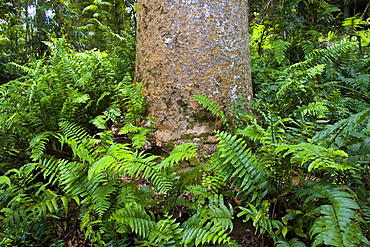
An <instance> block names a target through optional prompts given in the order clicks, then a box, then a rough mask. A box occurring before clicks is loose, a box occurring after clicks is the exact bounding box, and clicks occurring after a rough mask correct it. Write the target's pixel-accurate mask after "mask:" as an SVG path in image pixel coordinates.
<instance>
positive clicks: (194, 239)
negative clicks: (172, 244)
mask: <svg viewBox="0 0 370 247" xmlns="http://www.w3.org/2000/svg"><path fill="white" fill-rule="evenodd" d="M232 214H233V211H232V208H231V207H230V208H227V207H226V206H225V205H224V203H223V198H222V197H221V196H220V197H217V196H216V197H213V198H210V202H209V205H208V206H207V208H204V209H200V210H198V211H197V213H196V214H194V215H193V216H192V217H191V218H189V219H188V220H187V221H186V222H184V224H183V225H182V227H183V228H184V235H183V239H182V244H183V246H194V245H195V246H198V245H203V244H205V243H213V244H234V245H235V246H237V244H236V243H235V242H234V241H233V240H231V238H230V237H229V236H228V235H227V230H228V229H230V230H232V222H231V218H232Z"/></svg>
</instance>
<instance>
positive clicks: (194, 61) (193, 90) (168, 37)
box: [135, 0, 252, 143]
mask: <svg viewBox="0 0 370 247" xmlns="http://www.w3.org/2000/svg"><path fill="white" fill-rule="evenodd" d="M137 22H138V24H137V53H136V69H135V70H136V81H137V82H140V83H142V84H143V85H144V88H145V90H144V93H145V95H146V98H147V101H148V105H149V106H148V110H149V115H151V116H154V117H155V122H156V127H157V129H158V130H157V131H156V133H155V135H156V139H157V141H159V142H164V143H167V142H169V141H171V140H176V139H180V138H181V137H182V136H183V135H187V136H188V135H192V136H200V135H202V134H204V133H211V132H212V131H213V130H214V129H215V128H217V127H218V126H217V125H218V123H217V121H216V119H215V118H214V117H213V116H212V115H211V114H210V113H209V112H207V111H206V110H204V109H203V108H202V107H201V106H200V105H199V104H198V102H197V101H196V100H194V99H193V97H192V96H193V95H197V94H203V95H205V96H207V97H209V98H210V99H211V100H213V101H216V103H217V104H218V105H220V106H221V107H222V109H224V110H227V106H228V104H229V103H230V102H233V101H235V100H236V99H237V96H238V95H242V96H244V97H245V98H246V99H247V100H250V99H251V97H252V85H251V76H250V62H249V40H248V1H244V0H217V1H216V0H138V11H137Z"/></svg>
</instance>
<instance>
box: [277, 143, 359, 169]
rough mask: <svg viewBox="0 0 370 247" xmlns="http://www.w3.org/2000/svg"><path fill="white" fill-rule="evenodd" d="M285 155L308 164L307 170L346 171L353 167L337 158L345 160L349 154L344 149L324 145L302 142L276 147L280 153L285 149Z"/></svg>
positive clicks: (302, 163) (301, 163)
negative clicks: (334, 148)
mask: <svg viewBox="0 0 370 247" xmlns="http://www.w3.org/2000/svg"><path fill="white" fill-rule="evenodd" d="M285 150H286V152H284V154H283V156H284V157H285V156H288V155H292V158H291V160H292V162H294V161H297V162H299V163H300V165H302V166H303V165H305V166H306V165H307V163H309V164H308V165H307V170H308V171H309V172H311V171H312V170H315V169H317V170H325V171H328V170H334V171H345V170H349V169H351V168H352V167H351V166H349V165H347V164H346V163H340V162H338V161H337V160H341V159H342V161H343V159H345V158H347V157H348V155H347V153H345V152H344V151H342V150H333V149H332V148H329V149H327V148H325V147H322V146H318V145H314V144H310V143H300V144H297V145H280V146H279V147H277V148H276V149H275V152H276V153H277V154H278V153H279V152H281V151H285Z"/></svg>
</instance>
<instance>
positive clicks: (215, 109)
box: [193, 94, 227, 124]
mask: <svg viewBox="0 0 370 247" xmlns="http://www.w3.org/2000/svg"><path fill="white" fill-rule="evenodd" d="M193 97H194V98H195V99H196V100H197V101H198V102H199V103H200V104H201V105H202V106H203V107H204V108H206V109H207V110H209V111H210V112H212V114H213V115H215V116H216V117H219V118H221V121H222V123H223V124H226V123H227V119H226V117H225V113H224V112H223V111H221V108H220V106H219V105H217V104H216V103H215V102H213V101H211V100H210V99H209V98H207V97H206V96H204V95H202V94H199V95H194V96H193Z"/></svg>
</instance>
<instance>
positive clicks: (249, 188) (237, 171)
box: [210, 132, 268, 202]
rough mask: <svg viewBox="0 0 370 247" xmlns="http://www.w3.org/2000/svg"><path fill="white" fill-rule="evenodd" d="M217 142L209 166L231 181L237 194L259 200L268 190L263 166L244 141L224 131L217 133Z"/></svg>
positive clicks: (225, 179) (251, 199)
mask: <svg viewBox="0 0 370 247" xmlns="http://www.w3.org/2000/svg"><path fill="white" fill-rule="evenodd" d="M217 137H218V139H219V144H218V147H217V152H216V155H215V156H214V157H213V158H212V159H211V160H210V163H211V164H210V168H212V169H214V170H215V171H216V173H219V174H220V175H221V177H222V178H223V179H224V181H225V182H226V181H230V180H231V181H232V186H234V187H235V190H236V191H237V196H238V197H241V198H242V199H244V198H246V197H248V196H251V198H250V199H249V201H250V202H253V201H255V200H257V201H259V200H260V199H261V198H263V197H264V196H265V195H266V194H267V192H268V180H266V173H265V171H264V168H263V167H261V166H259V165H258V162H257V160H256V158H255V157H254V156H253V155H252V154H251V153H250V152H249V150H247V147H246V143H245V142H244V141H243V140H242V139H240V138H237V136H233V135H230V134H228V133H225V132H220V133H218V134H217Z"/></svg>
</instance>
